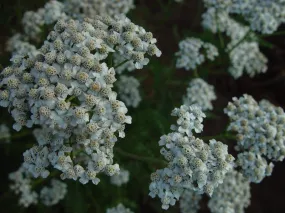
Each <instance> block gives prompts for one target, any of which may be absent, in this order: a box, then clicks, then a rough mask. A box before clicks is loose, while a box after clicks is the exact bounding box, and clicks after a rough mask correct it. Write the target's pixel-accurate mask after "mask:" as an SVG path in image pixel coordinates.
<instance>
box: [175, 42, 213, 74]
mask: <svg viewBox="0 0 285 213" xmlns="http://www.w3.org/2000/svg"><path fill="white" fill-rule="evenodd" d="M218 55H219V53H218V49H217V48H216V47H215V46H214V45H212V44H210V43H207V42H203V41H202V40H200V39H198V38H186V39H184V40H182V41H180V42H179V51H178V52H177V53H175V56H176V57H177V61H176V68H184V69H186V70H195V69H196V68H197V66H199V65H201V64H202V63H204V62H205V60H206V59H209V60H211V61H213V60H214V59H215V58H216V57H217V56H218Z"/></svg>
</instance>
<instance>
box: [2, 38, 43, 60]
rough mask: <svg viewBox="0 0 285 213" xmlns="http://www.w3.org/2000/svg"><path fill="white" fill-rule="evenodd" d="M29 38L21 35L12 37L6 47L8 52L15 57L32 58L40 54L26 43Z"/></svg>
mask: <svg viewBox="0 0 285 213" xmlns="http://www.w3.org/2000/svg"><path fill="white" fill-rule="evenodd" d="M26 40H27V38H26V37H25V36H23V35H21V34H19V33H17V34H15V35H14V36H12V37H11V38H10V39H9V40H8V42H7V45H6V50H7V51H8V52H11V54H12V55H13V56H17V55H25V56H26V55H28V56H31V57H35V56H36V55H37V54H39V51H38V50H37V48H36V47H35V46H34V45H32V44H30V43H29V42H27V41H26Z"/></svg>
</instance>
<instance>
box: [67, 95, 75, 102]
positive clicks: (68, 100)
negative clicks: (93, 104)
mask: <svg viewBox="0 0 285 213" xmlns="http://www.w3.org/2000/svg"><path fill="white" fill-rule="evenodd" d="M74 98H76V96H74V95H73V96H70V97H69V98H68V99H66V102H70V101H72V100H73V99H74Z"/></svg>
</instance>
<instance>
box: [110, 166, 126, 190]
mask: <svg viewBox="0 0 285 213" xmlns="http://www.w3.org/2000/svg"><path fill="white" fill-rule="evenodd" d="M129 179H130V172H129V171H128V170H125V169H120V172H119V173H118V174H116V175H113V176H112V177H111V183H112V184H113V185H116V186H121V185H123V184H125V183H127V182H129Z"/></svg>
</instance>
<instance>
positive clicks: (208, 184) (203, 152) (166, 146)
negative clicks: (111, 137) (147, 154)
mask: <svg viewBox="0 0 285 213" xmlns="http://www.w3.org/2000/svg"><path fill="white" fill-rule="evenodd" d="M172 115H173V116H177V117H178V120H177V125H172V127H171V129H172V130H173V131H174V132H172V133H170V134H168V135H163V136H162V137H161V138H160V141H159V145H160V146H163V148H162V149H161V150H160V152H161V154H162V155H163V156H164V158H165V159H166V160H167V161H168V166H167V167H166V168H164V169H160V170H157V171H156V172H154V173H152V174H151V180H152V182H151V184H150V186H149V189H150V193H149V195H150V196H151V197H153V198H154V197H156V196H158V197H159V198H160V199H161V202H162V208H163V209H168V208H169V205H174V204H175V202H176V201H177V200H179V197H180V196H181V193H182V192H183V190H184V189H190V190H194V191H197V192H198V193H199V194H203V193H206V194H208V195H210V196H211V195H212V193H213V191H214V189H215V188H216V187H217V186H218V185H219V184H221V183H222V182H223V179H224V176H225V174H226V173H227V172H228V171H230V170H231V169H232V167H233V160H234V158H233V156H231V155H229V154H228V150H227V149H228V147H227V145H224V144H223V143H221V142H218V141H216V140H210V143H209V145H208V144H206V143H205V142H204V141H203V140H201V139H199V138H195V137H194V136H193V133H192V132H193V130H194V131H195V132H196V133H200V132H201V131H202V129H203V125H202V121H203V117H205V114H204V113H203V112H202V111H201V109H200V108H199V107H197V106H194V105H192V106H186V105H182V106H181V107H180V108H176V109H174V110H173V111H172Z"/></svg>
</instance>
